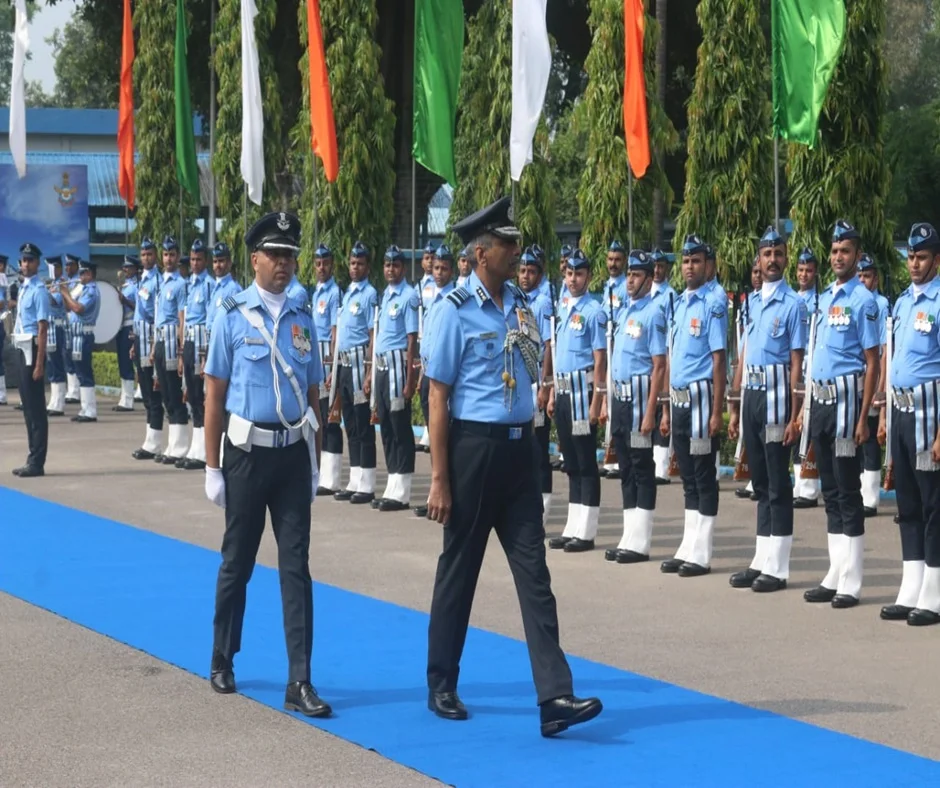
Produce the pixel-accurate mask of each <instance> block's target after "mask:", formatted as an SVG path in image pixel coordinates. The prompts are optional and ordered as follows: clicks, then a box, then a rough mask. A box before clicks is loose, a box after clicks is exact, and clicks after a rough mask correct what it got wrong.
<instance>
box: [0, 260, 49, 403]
mask: <svg viewBox="0 0 940 788" xmlns="http://www.w3.org/2000/svg"><path fill="white" fill-rule="evenodd" d="M9 259H10V258H9V257H7V256H6V255H5V254H0V405H6V404H7V378H6V374H7V373H6V368H5V367H4V365H3V345H4V343H5V342H6V328H5V327H4V325H3V316H4V314H5V313H6V312H7V311H8V310H9V309H10V306H9V305H8V299H9V290H10V286H9V281H8V280H7V263H8V262H9ZM60 259H61V258H60Z"/></svg>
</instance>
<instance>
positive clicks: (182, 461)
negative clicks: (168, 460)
mask: <svg viewBox="0 0 940 788" xmlns="http://www.w3.org/2000/svg"><path fill="white" fill-rule="evenodd" d="M173 467H174V468H178V469H179V470H183V468H185V467H186V458H185V457H180V458H179V459H178V460H177V461H176V462H174V463H173Z"/></svg>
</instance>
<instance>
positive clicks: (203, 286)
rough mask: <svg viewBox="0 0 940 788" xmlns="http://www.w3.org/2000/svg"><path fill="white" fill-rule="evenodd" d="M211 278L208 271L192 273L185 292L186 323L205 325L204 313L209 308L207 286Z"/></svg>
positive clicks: (205, 313)
mask: <svg viewBox="0 0 940 788" xmlns="http://www.w3.org/2000/svg"><path fill="white" fill-rule="evenodd" d="M211 284H212V279H211V278H210V277H209V272H208V271H203V272H202V273H201V274H192V275H191V276H190V278H189V286H188V288H187V293H186V325H187V326H204V325H206V315H207V310H208V309H209V287H210V286H211Z"/></svg>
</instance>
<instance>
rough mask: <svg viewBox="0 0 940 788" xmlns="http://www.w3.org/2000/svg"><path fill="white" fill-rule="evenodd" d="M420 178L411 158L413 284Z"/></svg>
mask: <svg viewBox="0 0 940 788" xmlns="http://www.w3.org/2000/svg"><path fill="white" fill-rule="evenodd" d="M417 177H418V167H417V165H416V164H415V157H414V155H412V157H411V283H412V284H415V281H416V280H415V223H416V222H417V208H416V207H415V206H416V204H417V200H416V199H415V192H416V191H417V189H416V187H415V181H416V179H417Z"/></svg>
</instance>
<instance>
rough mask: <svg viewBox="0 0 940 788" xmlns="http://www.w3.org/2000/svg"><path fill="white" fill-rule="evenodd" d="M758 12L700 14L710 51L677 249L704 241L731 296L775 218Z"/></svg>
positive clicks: (701, 64) (709, 10)
mask: <svg viewBox="0 0 940 788" xmlns="http://www.w3.org/2000/svg"><path fill="white" fill-rule="evenodd" d="M758 6H759V3H758V0H702V2H701V3H699V6H698V20H699V24H700V26H701V28H702V44H701V46H700V47H699V50H698V66H697V67H696V69H695V87H694V89H693V92H692V98H691V101H690V102H689V136H688V148H689V158H688V161H687V163H686V183H685V200H684V202H683V205H682V209H681V210H680V212H679V216H678V219H677V220H676V238H675V246H676V247H678V246H681V243H682V239H683V237H684V236H685V235H687V234H689V233H698V234H700V235H701V236H703V237H704V238H705V239H706V241H707V242H708V243H711V244H712V245H713V246H714V247H715V249H716V252H717V256H718V266H719V269H720V272H721V278H722V282H723V283H724V285H725V286H726V287H729V288H730V287H733V286H734V285H735V284H737V283H739V282H742V281H745V277H746V276H747V273H748V271H749V270H750V266H751V261H752V260H753V259H754V253H755V252H756V250H757V240H758V238H759V236H760V233H761V231H762V230H763V228H764V227H766V226H767V225H768V224H770V223H772V222H773V218H774V216H773V149H772V145H771V136H770V135H771V116H770V93H771V91H770V59H769V57H768V51H767V40H766V38H765V35H764V32H763V30H762V29H761V21H760V14H759V8H758ZM676 270H677V271H678V266H677V267H676Z"/></svg>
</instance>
